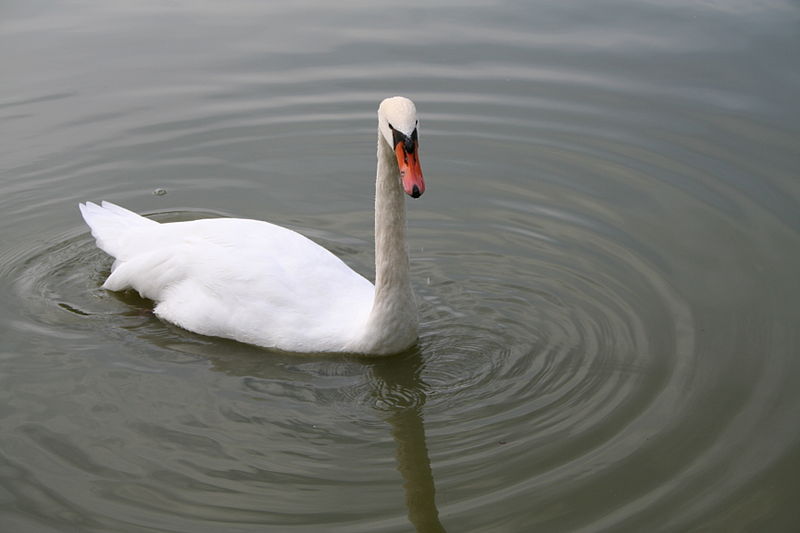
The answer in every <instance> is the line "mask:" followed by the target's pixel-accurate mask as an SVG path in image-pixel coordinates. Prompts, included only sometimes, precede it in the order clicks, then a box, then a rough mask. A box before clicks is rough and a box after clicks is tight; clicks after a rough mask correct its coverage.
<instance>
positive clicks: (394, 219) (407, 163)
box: [79, 96, 425, 355]
mask: <svg viewBox="0 0 800 533" xmlns="http://www.w3.org/2000/svg"><path fill="white" fill-rule="evenodd" d="M418 129H419V126H418V120H417V112H416V107H415V106H414V103H413V102H412V101H411V100H409V99H408V98H405V97H402V96H395V97H392V98H387V99H385V100H383V102H381V104H380V106H379V108H378V165H377V176H376V179H375V284H374V285H373V284H372V283H370V282H369V281H368V280H367V279H366V278H364V277H363V276H361V275H360V274H358V273H356V272H355V271H353V270H352V269H351V268H350V267H348V266H347V265H345V263H344V262H343V261H342V260H341V259H339V258H338V257H336V256H335V255H334V254H333V253H331V252H330V251H328V250H326V249H325V248H323V247H322V246H320V245H318V244H317V243H315V242H313V241H311V240H310V239H308V238H307V237H305V236H303V235H301V234H299V233H297V232H295V231H292V230H289V229H287V228H284V227H281V226H277V225H275V224H271V223H269V222H264V221H259V220H248V219H240V218H212V219H200V220H192V221H186V222H168V223H159V222H156V221H154V220H151V219H148V218H145V217H142V216H140V215H138V214H136V213H134V212H132V211H129V210H127V209H124V208H122V207H119V206H117V205H115V204H113V203H110V202H105V201H104V202H101V204H100V205H98V204H95V203H92V202H86V203H81V204H79V207H80V211H81V214H82V216H83V219H84V220H85V221H86V223H87V224H88V225H89V227H90V228H91V232H92V236H93V237H94V238H95V241H96V243H97V246H98V247H99V248H100V249H101V250H103V251H104V252H106V253H107V254H109V255H111V256H112V257H114V264H113V266H112V268H111V273H110V275H109V276H108V278H107V279H106V280H105V282H104V283H103V287H104V288H105V289H108V290H111V291H120V290H125V289H134V290H136V291H138V292H139V294H140V295H142V296H143V297H145V298H148V299H150V300H153V301H154V302H155V308H154V313H155V315H156V316H158V317H159V318H160V319H162V320H165V321H167V322H171V323H173V324H176V325H178V326H180V327H182V328H184V329H187V330H190V331H193V332H196V333H200V334H202V335H209V336H215V337H224V338H229V339H234V340H237V341H240V342H244V343H248V344H254V345H258V346H263V347H267V348H272V349H277V350H282V351H288V352H298V353H318V352H346V353H357V354H373V355H388V354H394V353H399V352H402V351H403V350H405V349H407V348H409V347H411V346H413V345H414V344H415V343H416V341H417V327H418V322H419V320H418V316H417V307H416V304H415V301H414V293H413V291H412V288H411V281H410V275H409V259H408V251H407V246H406V211H405V200H404V194H403V193H404V192H405V193H406V194H408V195H409V196H411V197H412V198H419V197H420V196H421V195H422V193H423V192H425V181H424V179H423V176H422V170H421V167H420V163H419V142H418V133H417V132H418Z"/></svg>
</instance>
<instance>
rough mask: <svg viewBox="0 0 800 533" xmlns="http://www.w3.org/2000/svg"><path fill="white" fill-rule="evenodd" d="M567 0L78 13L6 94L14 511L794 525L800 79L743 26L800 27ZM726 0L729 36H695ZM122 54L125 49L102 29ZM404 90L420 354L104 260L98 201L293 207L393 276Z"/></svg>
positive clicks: (506, 527)
mask: <svg viewBox="0 0 800 533" xmlns="http://www.w3.org/2000/svg"><path fill="white" fill-rule="evenodd" d="M245 4H247V3H245ZM679 4H680V3H679ZM679 4H677V5H679ZM767 4H769V3H767ZM559 6H560V7H556V5H555V4H553V5H552V6H550V7H547V8H545V7H544V6H539V7H538V8H537V9H531V10H529V9H528V8H524V7H523V6H522V5H493V6H490V7H486V6H480V5H477V4H476V5H473V6H470V5H467V4H464V5H459V8H458V12H457V13H455V12H454V10H453V9H452V8H450V7H446V6H444V5H443V6H427V5H426V7H424V9H423V8H422V7H421V6H417V5H415V4H414V3H413V2H412V4H410V5H409V6H404V7H408V9H407V10H400V11H401V13H395V14H393V15H392V16H391V17H390V19H391V21H389V20H388V19H387V18H386V14H385V13H384V12H381V11H377V10H374V9H373V8H367V7H364V6H361V7H359V8H358V9H356V8H355V7H354V6H343V5H337V6H330V5H324V6H323V5H320V6H317V7H318V8H319V9H318V10H316V11H313V12H311V11H312V10H306V9H305V8H303V7H291V6H289V5H288V4H287V5H283V4H280V3H277V4H274V5H273V4H269V3H265V4H263V5H261V6H260V7H254V6H252V5H244V4H240V3H232V4H230V6H229V7H226V9H225V10H222V9H221V8H215V7H212V6H210V5H209V6H200V7H197V8H195V9H197V10H199V12H200V13H201V14H202V16H199V17H196V18H192V17H190V18H191V21H189V19H187V18H185V17H186V16H187V14H186V13H184V12H183V10H184V8H181V9H178V8H176V7H175V6H171V7H170V6H160V7H157V6H153V5H149V4H146V3H145V4H142V5H139V4H137V6H128V7H122V6H118V7H116V8H113V7H106V8H102V9H101V8H100V7H99V6H93V5H92V2H89V3H88V4H87V5H86V6H84V7H85V9H84V11H85V13H84V15H83V16H85V17H86V18H80V17H78V15H76V14H73V13H62V14H61V16H58V17H55V18H54V19H53V20H51V21H50V25H49V26H48V28H49V31H50V32H53V35H57V36H61V38H62V39H64V41H65V46H64V47H63V51H62V48H61V47H53V50H52V54H53V59H52V60H53V61H56V62H58V64H59V65H62V64H63V65H70V67H69V70H68V71H63V70H60V69H58V68H54V67H53V65H50V64H49V63H47V62H46V61H45V60H44V59H42V58H40V57H39V56H38V55H33V54H30V53H29V55H28V56H27V57H28V59H29V60H30V61H31V68H30V72H29V73H28V74H29V76H27V77H26V76H18V77H11V78H10V79H12V81H13V84H14V85H13V86H12V90H11V92H12V93H13V94H12V96H13V98H10V99H7V100H4V101H3V102H1V103H0V115H2V116H0V118H1V119H3V120H4V121H5V122H4V123H6V124H15V125H16V128H17V129H16V130H15V131H16V135H15V136H14V138H12V139H11V140H10V141H9V143H8V148H9V150H8V153H7V154H6V155H4V157H3V159H2V169H1V170H2V172H3V175H2V180H3V193H4V194H3V195H2V196H1V197H0V232H2V234H3V236H4V241H3V247H2V250H0V281H1V283H0V297H2V299H3V301H4V303H5V304H6V305H5V306H4V307H5V309H6V310H5V311H4V312H3V313H2V314H0V326H2V328H3V330H2V339H1V340H0V361H2V363H3V365H2V368H1V370H2V372H0V472H2V475H0V487H1V488H2V490H0V492H2V497H1V498H0V529H3V530H5V529H9V530H15V531H16V530H19V531H25V530H37V531H38V530H41V531H48V530H53V531H64V530H75V531H121V532H122V531H131V532H143V531H150V532H152V531H164V532H166V531H170V532H192V533H196V532H204V531H208V532H218V531H230V532H245V531H280V532H317V531H330V532H334V533H335V532H341V533H345V532H347V533H353V532H376V531H382V532H389V531H392V532H400V531H408V530H409V529H410V528H412V527H413V528H414V529H416V530H417V531H425V532H440V531H443V530H447V531H469V532H495V531H510V532H516V531H546V532H551V531H552V532H559V531H586V532H596V531H615V532H617V531H631V532H641V531H695V530H703V531H705V530H707V531H735V530H737V528H739V529H748V530H749V529H753V530H764V531H783V530H786V526H787V524H793V523H794V522H793V510H794V504H793V498H794V495H795V494H796V490H795V489H796V485H797V482H796V479H797V476H796V471H797V467H798V465H800V458H798V454H797V450H798V449H800V448H798V445H800V426H798V425H797V423H796V419H797V413H798V410H797V409H798V406H799V405H800V396H798V390H800V388H798V387H797V377H796V376H798V375H800V359H798V358H797V357H796V353H797V349H798V347H800V338H799V337H798V334H797V328H796V326H797V323H799V322H800V316H798V311H797V305H796V302H797V301H798V300H799V299H800V293H798V285H797V283H796V278H797V272H798V271H800V257H799V256H798V255H797V250H800V232H799V231H798V228H800V226H798V218H797V213H800V207H798V202H797V198H798V196H797V184H796V179H795V178H796V169H797V163H798V162H797V157H796V154H794V152H796V150H794V147H795V146H797V144H798V143H797V133H796V131H795V130H796V128H795V126H794V125H793V124H792V123H791V121H788V120H785V119H784V118H783V114H782V111H783V109H782V108H781V105H788V103H789V102H793V101H794V92H791V91H788V92H786V93H785V94H784V92H783V91H782V90H781V87H782V85H781V84H780V83H778V82H779V81H780V80H784V77H785V78H786V79H789V78H790V76H788V75H787V76H784V75H783V74H781V76H778V77H779V78H780V80H778V79H777V78H776V79H772V78H770V75H769V72H767V71H768V67H767V66H766V65H767V64H768V63H769V62H763V61H760V60H759V61H755V62H753V63H752V64H749V66H748V63H747V62H746V61H745V60H746V59H747V57H742V55H741V53H740V51H741V50H743V49H745V48H743V47H742V46H741V43H739V42H738V41H735V40H733V37H732V35H736V36H737V38H739V37H741V38H742V39H746V38H749V39H751V41H750V42H751V44H752V43H756V42H757V43H761V45H762V46H767V45H766V44H764V42H762V41H761V40H760V37H759V35H761V34H760V33H759V32H763V34H764V35H769V39H770V41H769V42H770V43H773V42H774V43H781V39H782V38H783V37H785V35H784V33H786V32H793V31H794V26H792V25H789V24H784V23H781V24H777V23H775V24H767V23H766V22H765V21H766V20H768V19H769V17H768V15H767V11H768V9H767V8H765V7H763V6H761V5H759V6H760V7H759V6H749V7H745V6H736V3H735V2H734V3H733V4H732V7H731V6H729V7H728V9H727V10H723V9H721V8H719V7H718V6H716V4H715V6H704V7H698V6H694V5H692V6H689V7H687V6H683V7H682V8H681V9H679V8H677V7H663V6H654V5H652V6H651V5H649V4H647V3H645V4H642V5H637V6H633V5H631V6H624V4H623V7H628V8H630V9H624V10H620V11H617V13H619V14H621V13H622V11H624V12H625V16H623V17H617V16H612V14H611V12H613V11H615V10H614V9H609V14H606V13H605V12H598V11H592V9H590V8H589V7H587V6H583V7H580V6H582V4H581V3H577V4H572V5H571V7H564V6H566V4H564V6H561V5H560V4H559ZM28 9H35V7H30V8H28ZM362 9H363V12H362V11H361V10H362ZM582 9H586V10H588V13H590V14H593V16H592V17H589V18H585V17H583V16H577V17H572V15H577V14H586V13H587V12H585V11H582ZM605 9H606V8H604V9H603V10H602V11H605ZM618 9H620V8H618ZM739 9H743V10H746V9H750V10H751V11H749V12H748V13H747V16H746V17H742V18H740V15H737V13H738V11H737V10H739ZM775 9H778V8H775ZM426 10H427V11H426ZM573 10H577V11H575V12H573ZM683 10H688V11H689V12H691V15H692V16H691V17H688V19H687V20H684V19H682V18H681V16H684V11H683ZM306 11H309V12H306ZM720 12H724V13H720ZM423 13H424V14H426V15H427V17H422V16H420V15H421V14H423ZM154 14H157V15H158V17H155V18H152V21H151V20H150V16H152V15H154ZM666 14H669V15H671V16H673V17H677V18H676V19H675V20H677V21H679V22H680V21H683V22H684V23H680V24H679V23H675V24H671V25H670V26H669V28H665V27H664V25H663V22H661V21H663V20H664V15H666ZM255 15H258V16H255ZM20 16H21V15H20ZM562 16H563V17H566V18H564V19H562V18H561V17H562ZM698 16H699V19H700V22H698ZM398 17H400V18H398ZM454 17H455V18H454ZM629 17H630V18H629ZM715 17H720V19H719V20H722V21H724V22H725V23H724V24H723V23H715V22H710V21H715V20H718V19H717V18H715ZM23 19H24V20H23ZM23 19H14V20H12V23H11V26H9V27H11V28H13V29H14V31H13V32H11V33H10V34H9V35H11V36H12V40H14V39H17V40H19V41H20V42H19V43H17V44H18V46H17V47H16V48H15V49H17V50H20V53H21V54H23V56H24V54H25V51H26V50H28V51H29V52H30V50H33V49H37V50H38V49H39V48H36V47H37V46H39V44H38V43H39V42H40V41H39V38H38V36H39V35H40V34H39V33H38V30H37V29H36V28H38V26H37V24H35V23H34V22H33V21H35V20H38V19H35V18H34V19H30V20H28V19H25V18H24V17H23ZM79 19H80V20H79ZM790 19H791V17H787V20H790ZM585 20H591V21H592V22H591V24H589V26H590V27H587V26H585V25H584V24H583V23H582V22H580V21H585ZM669 20H673V19H669ZM220 21H221V22H223V23H224V24H221V22H220ZM272 21H277V22H276V23H274V24H273V22H272ZM559 21H560V22H559ZM703 21H705V23H706V24H709V28H710V30H713V31H710V32H709V33H708V36H706V35H703V36H700V35H697V36H694V38H693V39H692V38H689V36H687V35H686V34H685V32H687V31H688V30H687V29H686V28H691V27H693V25H694V24H700V23H701V22H703ZM90 22H91V24H89V23H90ZM189 22H191V23H189ZM266 23H269V24H273V25H272V26H269V28H268V31H265V30H264V27H265V26H264V24H266ZM556 23H559V24H561V26H559V24H556ZM219 24H221V25H219ZM78 27H90V28H92V31H91V32H89V31H85V32H83V31H81V32H78V31H74V28H78ZM223 27H225V28H227V29H223ZM302 28H306V30H301V29H302ZM553 28H563V31H561V30H554V29H553ZM731 28H734V29H735V28H738V29H739V30H741V31H738V32H736V31H731ZM401 29H402V31H401ZM534 29H535V30H536V31H533V30H534ZM601 30H602V31H601ZM678 30H680V31H679V36H678V37H676V36H675V35H674V32H675V31H678ZM766 30H769V31H766ZM4 31H6V32H7V31H8V30H0V36H3V35H4V33H3V32H4ZM782 31H783V32H784V33H781V32H782ZM175 32H177V35H175V37H176V38H174V39H173V35H174V34H175ZM309 32H311V33H309ZM311 34H313V38H308V37H309V35H311ZM48 35H50V33H48ZM132 35H135V36H136V38H135V42H136V46H131V42H133V41H128V39H129V38H130V39H133V37H130V36H132ZM143 35H144V36H148V38H146V39H143V38H142V37H141V36H143ZM14 36H16V37H14ZM26 36H27V37H26ZM782 36H783V37H782ZM151 37H152V39H151ZM177 37H180V38H177ZM34 43H35V46H34ZM109 43H110V44H112V45H113V46H109ZM209 43H212V44H209ZM213 43H216V44H213ZM775 46H777V45H775ZM115 47H116V48H115ZM117 48H118V49H120V50H121V49H124V50H128V51H129V52H126V56H125V57H127V58H128V59H127V60H125V61H118V59H121V58H120V56H118V55H114V54H112V55H109V56H106V55H103V53H102V51H103V50H115V49H117ZM779 48H780V50H781V53H784V54H785V49H789V48H785V47H779ZM748 49H749V48H748ZM199 50H202V51H203V52H202V54H199V55H198V51H199ZM730 50H736V51H737V52H736V53H735V54H732V53H731V52H730ZM75 57H82V58H83V57H85V58H86V61H85V63H86V66H82V65H80V64H77V63H76V61H75V60H74V58H75ZM779 57H782V56H778V55H776V56H775V57H773V59H775V58H779ZM91 58H96V59H97V60H96V61H93V60H90V59H91ZM41 62H43V63H44V64H42V65H40V63H41ZM756 64H757V68H756V67H755V66H754V65H756ZM146 65H153V66H152V67H146ZM710 66H713V69H712V70H713V72H710V73H709V70H708V69H709V68H711V67H710ZM100 67H102V68H100ZM748 68H749V69H750V71H749V72H750V74H751V75H750V76H748V80H751V81H749V82H748V84H744V85H739V84H736V83H734V82H732V81H730V80H736V79H738V77H737V76H740V74H741V72H743V71H745V70H747V69H748ZM728 69H730V70H728ZM753 69H755V70H753ZM673 72H675V73H676V74H675V75H676V76H678V75H679V74H683V75H684V77H682V78H681V79H680V80H679V79H677V78H676V79H675V80H673V79H670V77H669V76H670V75H671V74H672V73H673ZM753 72H757V74H758V75H755V74H753ZM762 76H765V78H764V81H763V83H764V86H765V87H768V89H769V90H767V91H766V92H764V93H763V94H761V93H759V92H758V91H757V89H758V87H759V83H760V81H759V80H760V78H761V77H762ZM775 76H777V74H776V75H775ZM29 78H30V81H26V80H29ZM82 80H86V81H85V82H84V81H82ZM784 81H785V80H784ZM401 93H402V94H407V95H408V96H410V97H412V98H414V100H415V101H416V103H417V106H418V109H419V111H420V142H421V148H420V150H421V161H422V166H423V168H424V170H425V176H426V181H427V184H428V189H427V191H426V193H425V195H424V197H422V198H421V199H419V200H409V201H408V210H409V251H410V255H411V258H412V274H413V283H414V289H415V291H416V294H417V297H418V303H419V308H420V315H421V321H422V323H421V331H420V340H419V344H418V346H417V347H416V348H414V349H412V350H410V351H408V352H407V353H404V354H400V355H398V356H396V357H390V358H365V357H353V356H313V357H309V356H299V355H290V354H282V353H273V352H270V351H268V350H262V349H259V348H254V347H249V346H245V345H241V344H238V343H235V342H229V341H225V340H221V339H214V338H207V337H203V336H200V335H195V334H192V333H190V332H187V331H184V330H182V329H180V328H177V327H175V326H172V325H169V324H165V323H163V322H161V321H159V320H158V319H157V318H155V317H154V316H153V314H152V303H151V302H148V301H146V300H143V299H141V298H139V297H138V296H137V295H135V294H131V293H120V294H114V293H110V292H107V291H105V290H103V289H102V287H101V285H102V283H103V280H104V279H105V277H106V276H107V275H108V272H109V270H110V265H111V259H110V258H108V257H107V256H106V255H105V254H104V253H103V252H101V251H99V250H97V249H96V247H95V246H94V243H93V241H92V238H91V236H90V235H89V233H88V231H87V229H86V228H85V227H84V226H83V225H82V222H81V220H80V217H79V214H78V211H77V208H76V203H77V201H79V200H80V201H84V200H93V201H98V200H102V199H107V200H111V201H115V202H117V203H120V204H122V205H125V206H126V207H129V208H131V209H134V210H136V211H138V212H143V213H147V214H148V216H151V217H153V218H155V219H157V220H161V221H172V220H183V219H193V218H199V217H207V216H228V215H233V216H243V217H253V218H263V219H268V220H270V221H272V222H275V223H278V224H282V225H285V226H288V227H291V228H293V229H297V230H298V231H300V232H302V233H305V234H306V235H308V236H310V237H311V238H313V239H315V240H316V241H318V242H320V243H321V244H323V245H324V246H326V247H328V248H330V249H331V250H332V251H334V252H335V253H337V254H338V255H340V256H341V257H342V258H343V259H344V260H345V261H346V262H347V263H348V264H350V265H352V266H353V267H354V268H355V269H356V270H357V271H359V272H361V273H363V274H365V275H366V276H368V277H371V273H372V271H373V266H372V265H373V251H372V249H371V245H372V199H373V182H372V176H373V172H374V152H375V132H374V130H375V124H374V122H375V112H374V109H375V107H376V105H377V102H378V101H380V99H381V98H383V97H385V96H389V95H393V94H401ZM764 94H767V95H768V96H769V98H766V97H765V96H764ZM793 154H794V155H793Z"/></svg>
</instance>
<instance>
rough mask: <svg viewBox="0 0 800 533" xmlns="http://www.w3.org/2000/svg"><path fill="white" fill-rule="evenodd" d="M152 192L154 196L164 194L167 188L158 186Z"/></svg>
mask: <svg viewBox="0 0 800 533" xmlns="http://www.w3.org/2000/svg"><path fill="white" fill-rule="evenodd" d="M153 194H154V195H156V196H164V195H165V194H167V189H162V188H160V187H159V188H158V189H155V190H154V191H153Z"/></svg>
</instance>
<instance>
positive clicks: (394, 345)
mask: <svg viewBox="0 0 800 533" xmlns="http://www.w3.org/2000/svg"><path fill="white" fill-rule="evenodd" d="M417 325H418V318H417V306H416V303H415V301H414V293H413V291H412V289H411V280H410V275H409V262H408V250H407V248H406V205H405V194H404V192H403V188H402V186H401V183H400V170H399V169H398V166H397V159H396V158H395V155H394V153H393V152H392V150H391V148H390V147H389V145H388V144H387V143H386V141H385V140H384V139H383V138H382V136H381V135H380V133H378V170H377V177H376V179H375V299H374V301H373V305H372V311H371V313H370V317H369V320H368V324H367V336H368V338H370V339H372V340H373V341H374V342H375V352H376V353H380V352H383V353H392V352H398V351H401V350H403V349H405V348H408V347H410V346H411V345H412V344H413V343H414V341H416V339H417Z"/></svg>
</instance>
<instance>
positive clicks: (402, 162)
mask: <svg viewBox="0 0 800 533" xmlns="http://www.w3.org/2000/svg"><path fill="white" fill-rule="evenodd" d="M414 137H416V136H414ZM394 153H395V155H396V156H397V166H398V167H400V179H401V180H402V181H403V190H404V191H406V194H408V195H409V196H411V197H412V198H419V197H420V196H422V193H424V192H425V180H424V179H423V178H422V168H420V166H419V143H418V142H417V140H416V139H415V138H414V139H408V138H406V139H405V142H404V141H400V142H398V143H397V144H396V145H395V147H394Z"/></svg>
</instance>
